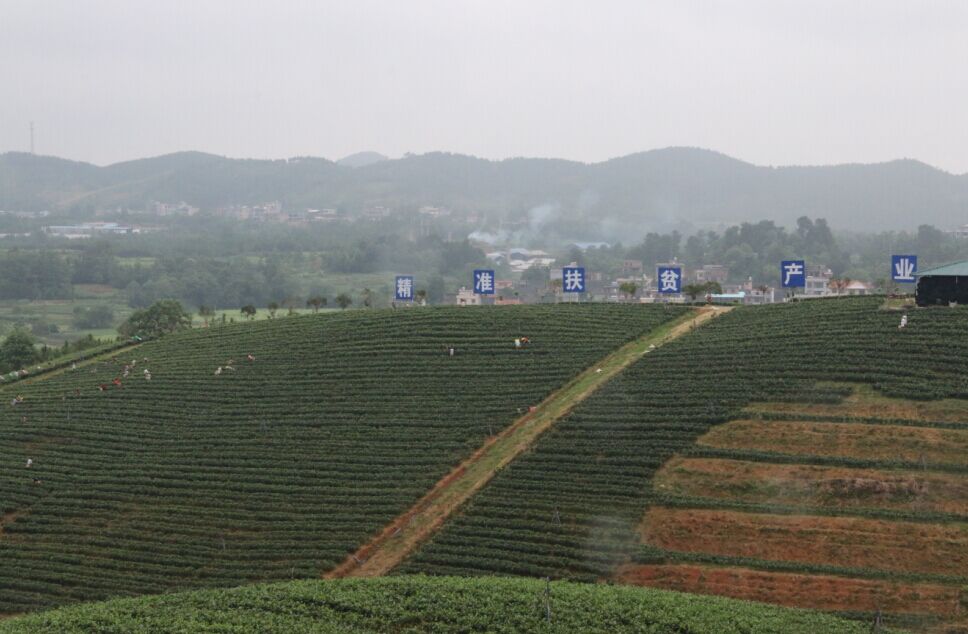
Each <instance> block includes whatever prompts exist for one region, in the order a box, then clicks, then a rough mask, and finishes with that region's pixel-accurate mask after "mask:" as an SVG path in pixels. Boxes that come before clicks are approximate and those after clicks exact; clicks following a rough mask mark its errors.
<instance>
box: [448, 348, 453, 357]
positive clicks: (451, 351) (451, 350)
mask: <svg viewBox="0 0 968 634" xmlns="http://www.w3.org/2000/svg"><path fill="white" fill-rule="evenodd" d="M448 350H449V351H450V356H454V349H453V348H449V349H448Z"/></svg>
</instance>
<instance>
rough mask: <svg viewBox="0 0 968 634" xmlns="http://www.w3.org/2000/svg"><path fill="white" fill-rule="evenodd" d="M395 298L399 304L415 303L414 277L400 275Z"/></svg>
mask: <svg viewBox="0 0 968 634" xmlns="http://www.w3.org/2000/svg"><path fill="white" fill-rule="evenodd" d="M394 288H395V291H394V298H395V299H396V300H397V301H398V302H412V301H413V276H412V275H398V276H397V282H396V284H394Z"/></svg>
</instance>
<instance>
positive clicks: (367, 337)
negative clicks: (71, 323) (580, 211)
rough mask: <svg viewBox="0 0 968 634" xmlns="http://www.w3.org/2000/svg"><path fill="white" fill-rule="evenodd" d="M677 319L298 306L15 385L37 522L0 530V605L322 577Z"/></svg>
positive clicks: (525, 309)
mask: <svg viewBox="0 0 968 634" xmlns="http://www.w3.org/2000/svg"><path fill="white" fill-rule="evenodd" d="M681 314H683V310H682V309H678V308H673V307H661V306H656V307H644V306H634V305H589V304H585V305H577V304H576V305H568V306H564V305H562V306H550V305H549V306H522V307H517V306H515V307H507V308H504V307H501V308H493V309H492V308H481V309H462V308H456V307H449V308H427V309H414V310H396V311H391V310H385V311H377V310H373V311H349V312H346V313H337V314H333V313H331V314H326V315H305V316H294V317H286V318H279V319H274V320H264V321H256V322H253V323H249V324H234V325H231V324H229V325H224V326H223V325H218V326H213V327H209V328H200V329H194V330H191V331H185V332H180V333H175V334H173V335H169V336H166V337H163V338H161V339H159V340H156V341H151V342H148V343H145V344H143V345H141V346H139V347H137V348H135V349H128V350H124V351H122V352H118V353H116V354H115V355H114V358H111V357H105V358H103V359H100V360H98V361H97V362H96V363H93V364H90V365H79V366H78V368H77V370H76V371H72V370H71V369H70V367H68V368H66V369H65V370H64V371H62V372H60V373H56V374H51V375H50V376H46V377H35V378H32V379H30V380H29V382H27V383H23V384H18V385H16V386H13V385H11V386H7V387H5V388H2V389H3V391H4V393H5V394H8V395H9V394H22V395H23V396H24V400H23V402H22V403H18V404H16V405H10V404H9V401H10V398H11V397H9V396H8V397H6V398H7V400H6V401H4V405H3V407H2V408H0V458H2V460H3V464H6V465H11V466H10V468H6V469H3V470H0V512H8V511H11V510H17V509H27V508H29V509H30V512H29V513H27V514H23V515H19V516H17V517H15V518H14V519H13V520H12V521H9V522H5V523H4V526H3V533H2V534H0V561H3V563H4V565H3V566H0V612H20V611H29V610H34V609H38V608H43V607H49V606H53V605H59V604H64V603H70V602H75V601H84V600H93V599H99V598H104V597H108V596H115V595H124V594H146V593H154V592H164V591H169V590H172V589H183V588H198V587H213V586H231V585H238V584H241V583H251V582H254V581H265V580H283V579H285V580H288V579H292V578H298V577H317V576H318V575H320V574H321V573H322V572H324V571H326V570H329V569H330V568H332V567H333V566H335V565H336V564H338V563H339V562H340V561H342V560H343V559H344V558H345V557H346V556H347V555H348V554H349V553H351V552H353V551H354V550H355V549H356V548H358V547H359V546H360V545H361V544H362V543H364V542H365V541H366V540H367V539H368V538H369V537H370V536H371V535H373V534H375V533H376V532H378V531H379V530H380V529H381V528H382V527H383V526H384V525H385V524H386V523H387V522H388V521H389V520H390V519H391V518H393V517H395V516H397V515H398V514H399V513H400V512H402V511H403V510H404V509H406V508H408V507H409V506H410V505H411V504H413V502H414V501H415V500H416V499H418V498H419V497H420V496H421V495H422V494H423V493H424V492H425V491H426V490H427V489H428V488H430V487H431V486H433V484H434V483H435V482H436V481H437V480H439V479H440V478H441V477H443V475H445V474H446V473H447V472H448V471H449V470H450V469H451V468H452V467H453V466H454V465H455V464H457V463H458V462H459V461H460V460H461V459H462V458H463V457H465V456H467V455H469V454H470V453H471V452H472V451H474V450H475V449H476V448H477V447H479V446H480V445H481V444H482V443H483V442H484V440H485V439H487V438H488V437H490V436H493V435H494V434H497V433H499V432H500V431H501V430H502V429H504V428H505V427H506V426H507V425H509V424H510V423H512V422H513V421H514V420H516V419H517V418H519V417H520V416H521V415H522V413H523V412H527V411H528V409H529V407H530V406H531V405H534V404H536V403H538V402H540V401H541V400H542V399H543V398H545V397H546V396H547V395H548V394H550V393H551V392H553V391H554V390H556V389H557V388H559V387H560V386H561V385H563V384H564V383H566V382H567V381H568V380H569V379H571V378H572V377H573V376H575V375H577V374H578V373H579V372H581V371H583V370H585V369H586V368H587V367H588V366H589V365H591V364H593V363H595V362H596V361H598V360H599V359H601V358H602V357H604V356H606V355H607V354H609V353H610V352H611V351H612V350H614V349H616V348H618V347H620V346H621V345H623V344H625V343H626V342H628V341H630V340H632V339H634V338H636V337H638V336H641V335H643V334H644V333H646V332H649V331H651V330H652V329H653V328H655V327H656V326H658V325H660V324H662V323H664V322H666V321H668V320H671V319H673V318H675V317H678V316H679V315H681ZM522 335H525V336H528V337H529V338H530V339H531V341H532V343H531V344H530V346H529V347H528V348H527V349H525V350H516V349H515V347H514V339H515V338H516V337H520V336H522ZM450 348H453V349H454V351H455V353H454V355H453V356H452V355H450V354H449V349H450ZM144 370H149V374H150V378H148V375H147V374H145V372H144ZM27 460H31V461H32V462H31V465H30V466H27Z"/></svg>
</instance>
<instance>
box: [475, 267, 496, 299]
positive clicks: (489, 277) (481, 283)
mask: <svg viewBox="0 0 968 634" xmlns="http://www.w3.org/2000/svg"><path fill="white" fill-rule="evenodd" d="M474 292H475V293H477V294H478V295H493V294H494V271H493V270H492V269H474Z"/></svg>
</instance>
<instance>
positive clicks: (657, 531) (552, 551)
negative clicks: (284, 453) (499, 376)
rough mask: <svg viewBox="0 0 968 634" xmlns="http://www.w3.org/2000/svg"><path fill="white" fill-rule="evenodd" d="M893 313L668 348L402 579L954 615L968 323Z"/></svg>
mask: <svg viewBox="0 0 968 634" xmlns="http://www.w3.org/2000/svg"><path fill="white" fill-rule="evenodd" d="M881 301H882V300H881V299H879V298H860V299H845V300H818V301H812V302H804V303H799V304H785V305H773V306H768V307H750V308H737V309H735V310H733V311H732V312H730V313H729V314H727V315H725V316H723V317H721V318H719V319H715V320H713V321H712V322H710V323H709V324H708V325H706V326H704V327H702V328H699V329H697V330H696V332H694V333H693V334H691V335H689V336H686V337H683V338H681V339H678V340H676V341H673V342H671V343H669V344H668V345H667V346H664V347H662V348H660V349H658V350H656V351H655V353H654V354H650V355H648V356H647V357H644V358H643V359H642V360H640V361H638V362H637V363H636V364H634V365H633V366H631V367H630V368H629V369H628V370H626V371H625V372H624V373H622V374H621V375H620V376H618V377H617V378H616V379H614V380H613V381H611V382H610V383H609V384H607V385H606V386H605V387H604V388H603V389H601V390H599V391H598V392H597V393H596V394H594V395H592V396H591V397H590V398H589V399H588V400H586V401H584V402H583V403H581V404H580V405H578V407H576V408H575V410H574V411H573V412H572V413H571V414H570V415H569V416H568V417H566V418H565V419H564V420H562V421H560V422H559V423H558V424H557V425H556V426H555V427H554V429H552V430H551V431H549V432H548V433H547V434H545V435H544V436H542V437H541V438H540V439H539V440H538V442H537V444H536V446H535V447H534V449H533V451H532V452H530V453H529V454H527V455H526V456H523V457H522V458H521V459H519V460H517V461H515V462H514V463H513V464H512V465H510V466H509V468H507V469H505V470H504V471H503V472H501V473H500V474H498V475H497V476H496V477H495V478H494V479H493V480H492V481H491V482H490V483H489V485H488V486H487V487H485V488H484V489H483V490H482V491H481V492H480V493H479V494H478V495H476V496H475V497H474V498H473V500H471V502H470V503H469V504H468V505H467V507H466V508H465V509H464V511H463V513H462V514H460V516H458V517H456V518H454V519H453V520H452V521H451V522H449V523H448V524H447V525H446V526H445V527H444V528H443V530H442V531H441V532H440V533H438V534H437V535H436V536H435V537H434V538H433V539H432V540H431V541H430V542H429V543H427V544H426V545H425V546H424V547H423V548H422V549H421V550H420V551H418V552H417V553H416V555H415V556H414V557H412V558H411V559H410V560H409V561H408V562H407V563H405V564H404V565H403V566H402V567H401V568H400V572H404V573H415V572H422V573H431V574H447V575H454V574H459V575H467V574H483V575H493V574H508V575H528V576H537V577H543V576H551V577H552V578H571V579H584V580H588V581H595V580H601V579H611V580H613V581H617V582H622V583H632V584H641V585H648V586H655V587H663V588H670V589H678V590H686V591H691V592H703V593H709V594H724V595H727V596H734V597H739V598H749V599H755V600H762V601H771V602H776V603H782V604H784V605H796V606H799V607H813V608H818V609H826V610H831V611H837V612H844V613H850V614H852V615H855V616H862V617H863V618H869V617H870V615H871V614H874V613H877V612H878V611H883V612H885V613H890V614H891V615H892V618H893V619H894V620H895V621H896V622H898V623H901V624H904V625H912V626H916V627H931V626H933V625H934V624H936V623H938V622H949V621H955V622H961V619H963V611H964V607H963V606H964V602H965V600H966V596H965V594H964V591H963V587H964V586H965V584H966V583H968V575H966V571H968V507H965V505H964V503H963V502H964V493H965V491H966V486H968V458H966V455H968V453H966V451H965V450H966V448H968V400H964V399H966V398H968V384H966V383H965V380H964V370H965V364H964V359H965V354H966V353H968V339H966V338H965V337H964V335H963V333H964V330H965V328H966V326H968V313H966V312H965V311H963V310H941V311H934V310H925V311H917V312H916V313H914V314H911V315H910V320H911V327H908V328H905V329H903V330H901V329H899V328H898V327H897V324H898V320H899V314H898V313H897V312H894V311H885V310H880V309H879V303H880V302H881ZM872 388H876V391H873V390H872ZM945 399H947V400H945Z"/></svg>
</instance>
